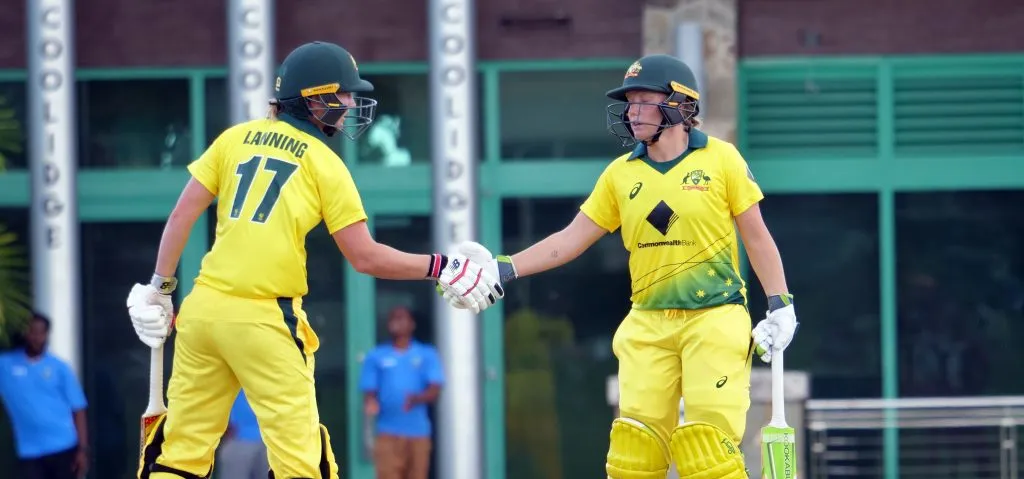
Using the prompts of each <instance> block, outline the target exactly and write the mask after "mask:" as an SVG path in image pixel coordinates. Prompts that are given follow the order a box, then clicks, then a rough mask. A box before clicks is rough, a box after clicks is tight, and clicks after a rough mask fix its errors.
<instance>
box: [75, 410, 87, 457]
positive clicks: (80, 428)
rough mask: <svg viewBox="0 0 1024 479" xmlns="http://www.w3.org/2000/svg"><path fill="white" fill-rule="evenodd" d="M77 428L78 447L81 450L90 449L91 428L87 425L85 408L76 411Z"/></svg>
mask: <svg viewBox="0 0 1024 479" xmlns="http://www.w3.org/2000/svg"><path fill="white" fill-rule="evenodd" d="M73 414H74V418H75V430H76V432H77V433H78V448H79V449H80V450H84V451H87V450H89V428H88V427H87V426H86V424H87V423H86V419H85V417H86V416H85V409H80V410H78V411H75V412H74V413H73Z"/></svg>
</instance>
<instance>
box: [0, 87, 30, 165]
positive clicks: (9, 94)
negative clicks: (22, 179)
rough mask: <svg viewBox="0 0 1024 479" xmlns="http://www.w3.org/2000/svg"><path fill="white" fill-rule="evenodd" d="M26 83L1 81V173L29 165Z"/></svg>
mask: <svg viewBox="0 0 1024 479" xmlns="http://www.w3.org/2000/svg"><path fill="white" fill-rule="evenodd" d="M25 97H26V95H25V83H24V82H2V83H0V173H3V171H4V170H13V169H24V168H27V166H28V158H27V152H26V150H25V148H26V141H27V136H26V135H27V134H28V125H27V124H26V118H27V116H26V111H25V102H26V98H25Z"/></svg>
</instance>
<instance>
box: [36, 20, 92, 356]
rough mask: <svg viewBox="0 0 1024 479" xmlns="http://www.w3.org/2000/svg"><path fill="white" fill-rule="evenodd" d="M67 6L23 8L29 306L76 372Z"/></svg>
mask: <svg viewBox="0 0 1024 479" xmlns="http://www.w3.org/2000/svg"><path fill="white" fill-rule="evenodd" d="M73 6H74V2H73V1H70V0H28V2H27V3H26V26H27V29H28V41H27V42H26V47H27V52H26V56H27V59H28V84H27V85H26V90H27V93H28V95H27V96H28V102H27V109H28V131H29V141H28V150H29V151H28V153H29V163H30V168H31V175H32V205H31V225H32V226H31V228H32V229H31V231H32V233H31V241H32V296H33V303H34V304H33V306H34V308H35V309H37V310H38V311H40V312H42V313H43V314H46V315H47V316H49V317H50V319H51V321H53V327H52V332H51V334H50V351H52V352H53V353H54V354H56V355H57V356H59V357H61V358H64V359H65V360H67V361H68V362H70V364H71V367H72V368H73V369H74V370H75V372H76V373H81V357H80V346H79V344H80V343H79V338H80V337H81V335H80V333H79V328H80V326H81V321H80V320H79V311H78V308H79V300H78V298H79V297H80V295H81V291H80V287H79V284H80V282H79V261H78V254H79V253H78V251H79V245H78V238H79V234H78V208H77V196H76V185H75V181H76V180H75V176H76V170H77V165H78V158H77V149H76V145H77V136H78V135H77V128H76V122H77V119H76V116H75V96H74V95H75V70H74V64H75V60H74V42H73V39H74V34H73V26H74V19H75V15H74V9H73Z"/></svg>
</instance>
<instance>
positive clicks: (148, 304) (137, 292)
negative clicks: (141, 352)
mask: <svg viewBox="0 0 1024 479" xmlns="http://www.w3.org/2000/svg"><path fill="white" fill-rule="evenodd" d="M160 296H166V297H167V301H168V303H167V304H166V305H165V304H164V301H163V300H162V299H161V298H160ZM169 301H170V296H167V295H163V294H160V293H159V292H157V291H156V289H155V288H154V287H153V286H152V285H146V286H143V285H141V284H136V285H135V286H133V287H132V291H131V292H130V293H129V294H128V301H127V305H128V316H130V317H131V319H132V326H134V327H135V334H136V335H137V336H138V337H139V341H142V342H143V343H144V344H145V345H146V346H149V347H151V348H158V347H160V346H162V345H163V344H164V341H166V340H167V336H169V335H170V333H171V315H170V313H168V310H170V309H171V306H170V304H169Z"/></svg>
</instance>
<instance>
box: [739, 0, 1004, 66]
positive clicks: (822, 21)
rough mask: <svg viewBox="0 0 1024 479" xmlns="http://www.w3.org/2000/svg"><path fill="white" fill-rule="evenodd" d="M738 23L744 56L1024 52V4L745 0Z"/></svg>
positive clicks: (1001, 1)
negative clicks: (809, 39)
mask: <svg viewBox="0 0 1024 479" xmlns="http://www.w3.org/2000/svg"><path fill="white" fill-rule="evenodd" d="M738 21H739V25H738V27H739V49H740V52H739V53H740V56H744V57H756V56H768V55H836V54H893V53H907V54H913V53H925V54H927V53H972V52H1019V51H1021V50H1024V34H1021V25H1024V1H1021V0H970V1H965V0H856V1H852V0H739V20H738ZM805 31H811V32H817V33H819V34H820V35H821V36H820V38H821V42H820V46H818V47H804V46H802V44H801V41H800V39H801V37H802V36H803V34H804V32H805Z"/></svg>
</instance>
